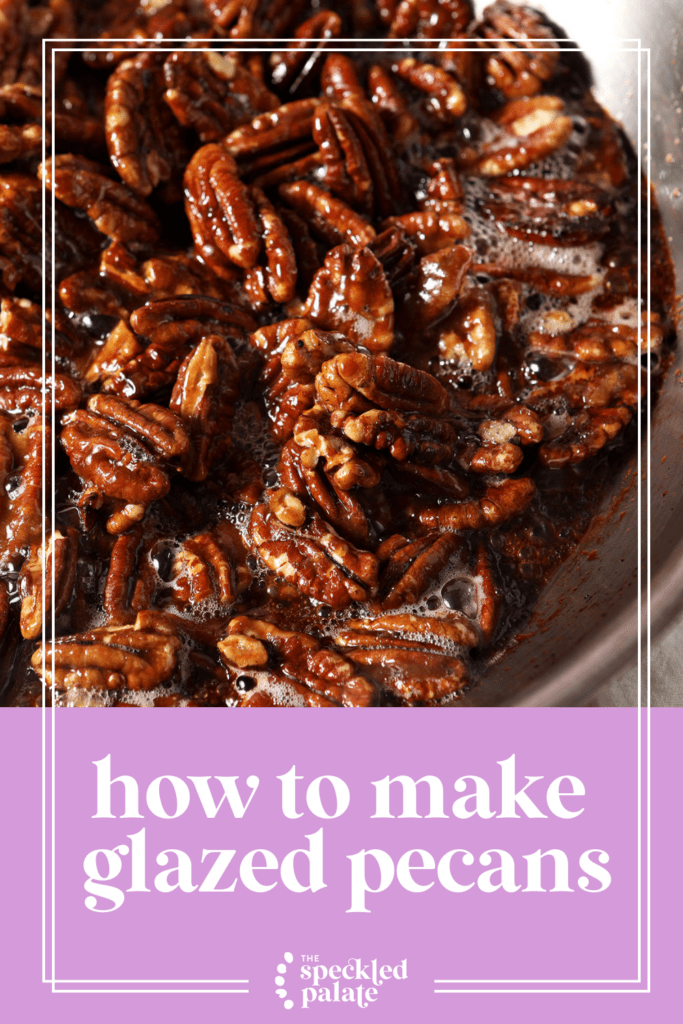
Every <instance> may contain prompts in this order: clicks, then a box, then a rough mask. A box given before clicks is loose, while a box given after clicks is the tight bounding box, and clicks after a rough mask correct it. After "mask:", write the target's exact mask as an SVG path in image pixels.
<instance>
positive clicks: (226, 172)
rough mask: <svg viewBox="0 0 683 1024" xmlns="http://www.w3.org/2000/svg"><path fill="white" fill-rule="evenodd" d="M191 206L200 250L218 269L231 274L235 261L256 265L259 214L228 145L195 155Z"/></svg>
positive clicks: (188, 180) (188, 196) (189, 178)
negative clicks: (227, 149)
mask: <svg viewBox="0 0 683 1024" xmlns="http://www.w3.org/2000/svg"><path fill="white" fill-rule="evenodd" d="M185 209H186V212H187V216H188V219H189V221H190V226H191V228H192V234H193V236H194V241H195V246H196V247H197V252H198V253H199V255H200V256H201V257H202V259H204V261H205V262H206V263H208V265H209V266H210V267H211V269H212V270H214V271H215V272H216V273H218V274H221V272H222V271H225V270H226V269H227V271H228V272H229V273H230V271H231V267H232V266H233V265H234V266H238V267H243V268H244V269H249V268H250V267H253V266H254V265H255V264H256V260H257V259H258V254H259V250H260V248H261V240H260V237H259V226H258V222H257V220H256V214H255V212H254V208H253V206H252V203H251V200H250V198H249V195H248V192H247V189H246V186H245V185H244V184H243V183H242V182H241V181H240V179H239V177H238V176H237V166H236V164H235V161H234V160H233V159H232V157H231V156H230V154H229V153H228V152H227V151H226V150H225V149H224V148H223V147H222V146H219V145H217V144H215V143H211V144H209V145H207V146H202V148H201V149H198V150H197V152H196V153H195V155H194V156H193V157H192V160H191V161H190V163H189V164H188V166H187V170H186V171H185ZM226 262H227V267H226ZM232 274H233V276H234V270H233V271H232Z"/></svg>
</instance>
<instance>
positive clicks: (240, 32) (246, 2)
mask: <svg viewBox="0 0 683 1024" xmlns="http://www.w3.org/2000/svg"><path fill="white" fill-rule="evenodd" d="M204 8H205V10H206V13H207V15H208V16H209V17H210V18H211V20H212V21H213V24H214V28H215V29H217V30H218V32H219V33H220V35H221V36H225V35H229V36H230V37H231V38H233V39H254V38H258V37H259V35H260V34H261V33H260V23H259V20H258V4H257V3H256V0H204Z"/></svg>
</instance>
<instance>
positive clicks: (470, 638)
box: [335, 612, 479, 651]
mask: <svg viewBox="0 0 683 1024" xmlns="http://www.w3.org/2000/svg"><path fill="white" fill-rule="evenodd" d="M347 626H348V628H347V629H344V630H343V631H342V632H340V633H338V634H337V636H336V637H335V642H336V643H338V644H339V645H340V646H342V647H346V648H349V647H350V648H353V647H361V648H362V647H375V648H378V649H382V648H383V647H395V648H398V649H399V650H401V649H403V650H411V649H412V650H423V649H424V650H429V649H431V650H436V651H438V650H439V648H440V647H441V648H443V646H445V645H448V646H450V645H452V644H453V645H455V646H457V647H475V646H476V645H477V643H478V642H479V631H478V630H477V629H476V627H475V626H474V625H473V624H472V622H470V620H469V619H468V618H467V616H466V615H463V614H462V612H442V613H441V614H439V615H430V616H422V615H414V614H410V613H406V612H403V613H400V614H398V615H396V614H395V615H378V616H377V617H376V618H372V619H349V620H348V621H347Z"/></svg>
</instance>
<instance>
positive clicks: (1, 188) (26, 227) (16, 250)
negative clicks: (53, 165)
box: [0, 173, 42, 292]
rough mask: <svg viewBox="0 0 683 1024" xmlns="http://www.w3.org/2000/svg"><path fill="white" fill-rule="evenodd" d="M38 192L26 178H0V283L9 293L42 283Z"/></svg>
mask: <svg viewBox="0 0 683 1024" xmlns="http://www.w3.org/2000/svg"><path fill="white" fill-rule="evenodd" d="M40 192H41V189H40V184H39V182H37V181H36V180H35V179H34V178H30V177H28V175H26V174H19V173H5V174H3V175H0V280H1V281H2V283H3V284H4V285H5V287H6V288H7V289H9V290H10V291H14V289H15V287H16V286H17V284H19V282H20V281H25V282H26V284H28V286H29V287H30V288H32V289H33V290H34V291H36V292H40V290H41V281H42V229H41V220H42V217H41V195H40Z"/></svg>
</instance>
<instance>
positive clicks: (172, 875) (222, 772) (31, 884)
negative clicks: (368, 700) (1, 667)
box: [0, 709, 681, 1024]
mask: <svg viewBox="0 0 683 1024" xmlns="http://www.w3.org/2000/svg"><path fill="white" fill-rule="evenodd" d="M174 710H175V709H174ZM190 716H192V720H191V721H190ZM638 716H639V713H638V712H637V711H636V710H635V709H584V710H555V709H550V710H515V711H510V710H496V709H482V710H481V711H477V710H468V711H466V712H465V713H461V714H458V713H457V711H452V710H445V709H444V710H443V711H434V710H430V711H429V712H427V711H425V713H420V712H415V713H413V714H402V713H401V711H400V710H399V709H397V710H392V709H378V710H376V711H366V712H365V713H364V714H362V715H350V714H345V713H344V712H341V711H340V712H338V713H335V712H333V713H332V714H329V715H318V716H312V715H311V714H310V713H307V712H306V710H303V709H302V710H292V711H291V712H290V713H289V714H284V713H282V712H281V711H280V710H278V709H273V710H268V709H261V714H259V715H251V716H250V715H247V716H244V715H242V716H235V715H231V714H230V713H225V712H218V711H216V712H213V711H207V712H205V713H203V714H201V715H200V714H199V713H197V712H195V711H192V710H186V711H180V713H173V711H171V710H168V711H162V712H161V714H157V715H155V728H154V730H153V731H152V730H150V728H149V721H148V718H147V716H144V715H142V716H135V715H133V716H131V715H115V714H114V713H113V712H111V711H105V712H104V713H101V714H92V713H91V714H78V713H72V712H69V711H67V712H64V713H61V712H57V715H56V719H55V721H54V726H55V733H54V750H52V748H51V746H50V741H51V728H52V720H51V719H50V717H49V715H48V716H47V718H46V725H47V741H48V742H47V744H46V752H47V765H46V767H47V773H46V781H47V790H46V809H47V830H46V844H45V867H46V881H47V887H46V901H45V922H44V928H43V922H42V885H41V874H42V868H41V858H42V842H41V749H42V744H41V717H40V712H35V713H34V712H22V711H11V710H10V711H4V712H2V714H1V715H0V730H1V731H2V734H3V743H2V758H3V761H4V762H5V763H4V774H3V777H4V779H5V786H4V793H3V810H4V815H3V821H4V823H5V835H6V836H7V837H8V838H7V839H6V840H5V843H4V844H3V869H4V870H3V877H4V879H5V886H4V887H3V904H4V906H3V920H4V922H5V927H4V929H3V942H4V943H6V948H5V949H4V952H3V959H2V963H3V975H4V979H3V980H4V986H5V992H6V999H7V993H9V1000H10V1003H13V1002H16V1007H17V1009H16V1010H15V1012H14V1015H12V1016H11V1019H12V1020H15V1019H16V1020H33V1019H38V1017H39V1016H40V1017H48V1018H49V1019H51V1020H55V1021H61V1020H67V1019H68V1020H69V1021H70V1022H74V1021H75V1022H76V1024H78V1022H79V1021H80V1020H81V1019H82V1020H83V1021H85V1020H89V1019H91V1018H92V1016H94V1015H95V1014H96V1015H97V1017H98V1019H99V1020H101V1021H108V1020H110V1019H111V1020H113V1019H114V1015H115V1014H116V1015H117V1016H118V1015H119V1014H120V1013H121V1012H122V1011H123V1012H126V1013H128V1012H130V1008H131V1007H133V1006H134V1007H135V1008H136V1009H135V1011H134V1014H133V1019H134V1020H135V1019H137V1016H136V1014H139V1015H140V1019H141V1018H142V1014H143V1013H145V1016H146V1015H147V1013H149V1010H150V1008H152V1007H154V1010H153V1012H155V1013H158V1012H163V1014H164V1019H165V1020H166V1021H171V1022H172V1021H175V1020H178V1021H180V1020H183V1021H184V1020H185V1019H186V1018H187V1014H188V1012H190V1008H191V1012H192V1014H193V1015H195V1014H200V1015H201V1018H202V1019H203V1020H205V1021H214V1020H215V1021H219V1020H224V1019H231V1020H239V1021H249V1022H251V1021H254V1022H261V1021H264V1022H265V1021H268V1022H272V1021H273V1020H277V1019H279V1018H280V1017H282V1015H283V1014H284V1015H285V1019H293V1018H294V1017H298V1016H300V1015H301V1014H302V1013H303V1014H305V1017H304V1019H307V1017H308V1016H309V1011H311V1012H312V1013H315V1014H318V1015H328V1014H332V1015H333V1018H334V1019H335V1020H336V1019H341V1018H340V1015H346V1016H348V1015H349V1014H355V1013H356V1012H357V1011H358V1010H364V1011H366V1012H367V1013H369V1014H372V1015H374V1019H376V1020H384V1019H387V1018H388V1015H391V1019H392V1020H396V1021H406V1022H408V1021H411V1022H412V1021H415V1020H416V1019H419V1018H421V1017H423V1016H424V1017H426V1018H427V1019H429V1020H431V1021H442V1020H443V1021H447V1020H451V1019H454V1018H455V1017H456V1016H461V1015H462V1014H463V1012H466V1013H467V1014H469V1013H472V1014H476V1018H477V1020H487V1019H488V1015H489V1014H490V1016H491V1019H493V1018H494V1014H495V1015H496V1019H497V1015H498V1014H499V1013H500V1011H501V1000H506V1001H508V1000H509V1001H510V1007H509V1008H510V1009H511V1010H513V1011H514V1013H516V1014H520V1015H521V1014H522V1013H524V1016H525V1018H526V1019H529V1020H532V1021H533V1020H535V1019H539V1020H540V1019H541V1013H543V1019H547V1015H548V1014H549V1013H550V1014H552V1017H553V1019H554V1020H558V1021H562V1020H564V1019H568V1018H569V1014H570V1013H572V1014H573V1013H575V1012H576V1008H577V1003H576V998H578V999H580V1000H581V1012H582V1013H583V1014H584V1015H585V1013H586V1007H587V1006H590V1007H591V1008H594V1010H593V1009H591V1011H590V1012H591V1013H594V1015H593V1016H591V1015H590V1014H589V1016H588V1019H589V1020H591V1019H595V1020H597V1019H598V1013H600V1019H602V1018H603V1017H604V1012H605V1002H604V1001H605V999H608V1000H609V1002H610V1004H613V1005H614V1007H615V1010H616V1008H617V1004H618V1011H617V1012H619V1014H620V1016H621V1018H622V1019H623V1020H626V1021H631V1020H632V1021H636V1020H638V1021H640V1020H643V1019H646V1018H647V1019H649V1018H652V1019H665V1017H667V1016H669V1015H670V1012H671V1010H672V1009H673V1006H674V1005H675V1001H674V978H675V970H674V966H673V964H672V963H670V962H669V961H670V959H671V955H672V949H671V945H670V944H671V942H672V941H673V939H674V935H675V928H676V927H677V925H676V922H677V920H678V916H679V913H680V909H681V899H680V896H681V891H680V882H678V883H676V885H677V889H676V890H673V891H672V890H671V888H670V887H671V884H672V883H671V881H670V879H671V877H672V875H675V874H676V873H675V872H671V870H670V867H669V866H668V863H669V858H670V853H671V852H672V851H675V850H676V849H677V848H678V847H679V844H680V820H679V817H680V816H675V817H674V816H672V811H671V807H672V804H673V796H674V792H675V780H676V778H677V777H680V763H679V765H678V766H677V765H675V764H674V763H673V762H674V759H675V757H677V756H678V755H675V754H674V750H675V732H676V726H677V725H680V722H681V712H679V711H678V710H666V711H664V710H662V711H658V710H655V711H653V712H652V728H653V742H652V759H653V764H652V777H653V798H652V812H653V830H652V844H653V847H652V849H653V853H652V868H653V869H652V971H651V975H652V984H651V985H650V980H649V979H650V970H649V954H650V931H649V910H650V903H649V892H648V886H649V877H650V872H649V870H648V868H649V865H648V858H647V852H648V837H649V831H648V813H647V812H648V802H647V785H646V784H647V772H646V768H647V742H646V741H647V718H646V715H645V713H643V714H642V717H641V730H640V735H639V729H638V721H639V718H638ZM190 725H191V726H192V727H191V728H190V727H189V726H190ZM198 725H201V728H197V726H198ZM679 731H680V730H679ZM639 753H640V757H639ZM52 755H54V793H55V807H54V818H52V816H51V793H52V777H51V772H50V769H51V765H52ZM679 762H680V757H679ZM122 776H125V779H124V781H120V777H122ZM115 779H119V781H113V780H115ZM420 780H421V781H420ZM124 815H125V816H124ZM53 825H54V847H53ZM677 833H678V836H677ZM98 851H100V852H98ZM297 851H298V852H297ZM667 851H669V853H667ZM53 853H54V872H53ZM43 932H44V933H45V934H44V935H43ZM43 939H44V950H45V968H44V969H45V975H44V977H45V978H46V979H48V980H47V981H46V983H42V982H41V956H42V953H41V946H42V945H43ZM650 987H651V989H652V991H651V993H650V994H648V991H647V990H648V988H650ZM169 992H172V993H173V995H169V994H168V993H169ZM178 993H182V995H181V994H178ZM492 993H496V994H492ZM532 993H533V994H532ZM578 993H581V994H580V995H579V994H578ZM176 996H177V998H175V997H176ZM643 1000H646V1001H647V1003H648V1007H650V1006H653V1005H656V1006H657V1007H658V1008H659V1011H656V1010H655V1009H654V1008H648V1010H647V1013H646V1014H645V1013H644V1012H643V1011H644V1006H643ZM122 1001H123V1002H122ZM506 1006H507V1004H506ZM19 1007H22V1009H21V1012H20V1011H19ZM27 1008H28V1009H27ZM506 1012H509V1010H506ZM657 1012H659V1018H657Z"/></svg>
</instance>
